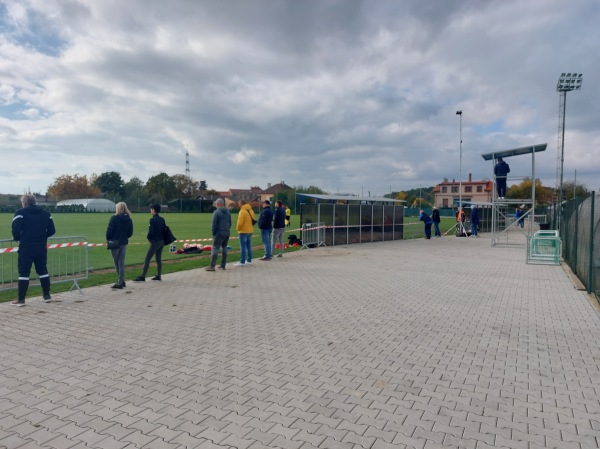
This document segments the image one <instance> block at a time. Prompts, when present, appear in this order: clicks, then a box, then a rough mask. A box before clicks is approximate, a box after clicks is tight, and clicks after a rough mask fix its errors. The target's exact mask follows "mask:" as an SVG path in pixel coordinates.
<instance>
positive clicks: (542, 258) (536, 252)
mask: <svg viewBox="0 0 600 449" xmlns="http://www.w3.org/2000/svg"><path fill="white" fill-rule="evenodd" d="M561 254H562V241H561V240H560V237H559V236H558V231H537V232H536V233H535V234H534V235H533V237H527V263H542V264H552V265H559V264H560V257H561Z"/></svg>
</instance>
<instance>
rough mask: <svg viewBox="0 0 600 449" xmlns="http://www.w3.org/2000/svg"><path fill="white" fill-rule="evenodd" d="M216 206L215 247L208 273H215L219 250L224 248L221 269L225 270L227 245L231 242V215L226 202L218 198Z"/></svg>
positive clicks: (214, 222)
mask: <svg viewBox="0 0 600 449" xmlns="http://www.w3.org/2000/svg"><path fill="white" fill-rule="evenodd" d="M215 206H216V208H217V210H215V211H214V212H213V219H212V235H213V245H212V251H211V259H210V266H209V267H206V271H215V266H216V265H217V258H218V257H219V248H222V252H223V257H222V258H221V265H219V268H221V269H222V270H224V269H225V265H226V264H227V243H228V242H229V235H230V232H231V231H230V230H231V214H230V213H229V209H227V208H226V207H225V201H223V199H222V198H218V199H217V200H216V201H215Z"/></svg>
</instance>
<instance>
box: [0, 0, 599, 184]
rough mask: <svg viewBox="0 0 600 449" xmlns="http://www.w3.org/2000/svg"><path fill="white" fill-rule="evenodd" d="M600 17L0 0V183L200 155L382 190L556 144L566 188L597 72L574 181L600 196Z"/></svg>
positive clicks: (247, 172) (518, 168)
mask: <svg viewBox="0 0 600 449" xmlns="http://www.w3.org/2000/svg"><path fill="white" fill-rule="evenodd" d="M599 23H600V2H598V1H596V0H571V1H569V2H567V3H565V2H564V0H561V1H559V0H527V1H525V0H502V1H497V0H464V1H458V0H427V1H424V0H377V1H375V0H372V1H360V0H319V1H316V0H314V1H312V0H306V1H299V0H227V1H223V0H212V1H207V0H193V1H192V0H169V1H164V0H127V1H123V0H0V154H1V161H2V162H1V164H0V193H15V194H22V193H25V192H27V191H31V192H37V193H42V194H44V193H45V192H46V190H47V188H48V186H50V185H51V184H52V183H53V182H54V181H55V180H56V178H57V177H59V176H62V175H65V174H68V175H75V174H78V175H86V176H88V177H91V176H92V175H94V174H95V175H100V174H101V173H104V172H110V171H116V172H119V173H120V174H121V176H122V178H123V180H124V181H126V182H127V181H129V180H130V179H131V178H133V177H138V178H139V179H141V180H142V181H143V182H146V181H147V180H148V178H149V177H151V176H154V175H157V174H159V173H161V172H164V173H167V174H168V175H176V174H186V168H187V166H186V152H187V153H189V173H190V176H191V177H192V178H193V179H195V180H196V181H200V180H204V181H206V183H207V184H208V187H209V188H213V189H216V190H226V189H229V188H236V189H247V188H249V187H250V186H259V187H261V188H263V189H265V188H267V186H268V185H269V184H276V183H278V182H281V181H284V182H285V183H286V184H288V185H290V186H309V185H314V186H318V187H321V188H322V189H324V190H325V191H327V192H329V193H354V194H362V195H371V196H380V195H383V194H386V193H389V192H390V191H402V190H409V189H413V188H419V187H429V186H434V185H436V184H438V183H440V182H442V181H443V180H444V178H447V179H449V180H452V179H455V180H457V181H459V180H461V179H462V180H467V179H468V175H469V174H471V175H472V178H473V180H482V179H491V178H492V176H493V165H492V162H490V161H484V159H483V158H482V157H481V155H482V154H483V153H490V152H494V151H501V150H507V149H512V148H519V147H524V146H528V145H536V144H541V143H547V144H548V147H547V149H546V151H545V152H542V153H536V158H535V170H536V171H535V175H536V177H537V178H540V179H541V180H542V183H543V185H546V186H552V187H554V186H556V185H557V179H558V176H557V174H558V173H559V170H558V167H559V166H560V164H559V160H560V154H561V153H560V151H559V148H560V145H559V93H558V92H557V91H556V84H557V81H558V78H559V76H560V75H561V73H582V74H583V85H582V89H581V90H580V91H573V92H569V93H568V94H567V96H566V99H567V102H566V121H565V150H564V164H563V173H564V175H563V177H564V180H565V181H566V180H572V179H574V178H575V177H576V179H577V182H578V183H583V184H585V185H586V186H587V187H588V189H590V190H596V191H597V190H599V189H600V176H599V175H600V157H598V155H599V150H600V127H599V123H600V120H599V118H600V106H599V101H598V98H599V93H600V79H599V78H600V44H599V43H600V27H599V26H598V24H599ZM457 111H462V115H457V114H456V112H457ZM461 118H462V120H461ZM461 134H462V145H461V143H460V136H461ZM506 161H507V162H508V163H509V164H510V166H511V175H513V176H514V178H513V179H512V180H511V179H509V185H511V184H513V183H518V182H520V181H521V180H522V177H525V176H531V173H532V167H531V166H532V161H531V157H530V156H518V157H512V158H509V159H507V160H506Z"/></svg>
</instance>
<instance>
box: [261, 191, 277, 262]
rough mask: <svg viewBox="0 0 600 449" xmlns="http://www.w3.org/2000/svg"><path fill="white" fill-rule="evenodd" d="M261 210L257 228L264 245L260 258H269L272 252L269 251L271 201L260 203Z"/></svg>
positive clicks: (271, 220) (271, 230) (271, 227)
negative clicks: (263, 251) (263, 253)
mask: <svg viewBox="0 0 600 449" xmlns="http://www.w3.org/2000/svg"><path fill="white" fill-rule="evenodd" d="M262 206H263V210H262V212H261V213H260V216H259V217H258V228H259V229H260V237H261V239H262V243H263V246H264V247H265V255H264V256H262V257H261V258H260V260H271V259H272V258H273V252H272V251H271V234H272V233H273V210H272V209H271V202H270V201H269V200H265V201H263V203H262Z"/></svg>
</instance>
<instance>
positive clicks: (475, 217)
mask: <svg viewBox="0 0 600 449" xmlns="http://www.w3.org/2000/svg"><path fill="white" fill-rule="evenodd" d="M478 227H479V209H478V208H477V205H476V204H473V205H471V237H479V234H478V233H477V228H478Z"/></svg>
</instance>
